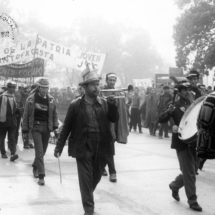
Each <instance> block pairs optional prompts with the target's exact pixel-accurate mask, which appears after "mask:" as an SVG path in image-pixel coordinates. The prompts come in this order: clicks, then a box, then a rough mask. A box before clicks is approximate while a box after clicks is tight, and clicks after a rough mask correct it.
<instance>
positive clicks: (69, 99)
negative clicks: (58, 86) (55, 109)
mask: <svg viewBox="0 0 215 215" xmlns="http://www.w3.org/2000/svg"><path fill="white" fill-rule="evenodd" d="M74 99H75V95H74V93H73V92H72V90H71V88H70V87H69V86H68V87H67V98H66V100H67V104H70V103H71V102H72V101H73V100H74Z"/></svg>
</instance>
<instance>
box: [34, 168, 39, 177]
mask: <svg viewBox="0 0 215 215" xmlns="http://www.w3.org/2000/svg"><path fill="white" fill-rule="evenodd" d="M33 175H34V178H39V174H38V170H37V169H33Z"/></svg>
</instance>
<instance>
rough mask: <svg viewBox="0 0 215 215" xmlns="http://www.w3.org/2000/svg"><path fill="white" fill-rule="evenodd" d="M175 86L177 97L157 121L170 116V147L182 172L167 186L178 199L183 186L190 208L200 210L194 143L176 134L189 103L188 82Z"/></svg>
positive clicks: (162, 120) (167, 119)
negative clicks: (187, 141) (172, 122)
mask: <svg viewBox="0 0 215 215" xmlns="http://www.w3.org/2000/svg"><path fill="white" fill-rule="evenodd" d="M175 88H176V89H177V90H178V96H179V99H178V100H177V101H175V103H174V104H173V103H169V104H168V105H167V107H166V108H165V109H164V110H163V112H162V113H161V114H160V116H159V123H166V122H168V121H169V120H170V118H172V119H173V121H174V126H173V134H172V143H171V148H172V149H176V154H177V157H178V161H179V166H180V170H181V172H182V174H179V175H178V176H177V177H176V178H175V180H174V181H172V182H171V183H170V184H169V188H170V189H171V190H172V197H173V198H174V199H175V200H177V201H180V197H179V189H180V188H182V187H183V186H184V188H185V192H186V195H187V198H188V204H189V206H190V208H191V209H192V210H195V211H202V208H201V206H200V205H199V204H198V202H197V195H196V169H195V153H196V148H195V147H196V144H193V145H194V146H193V145H192V144H191V145H188V144H186V143H185V142H183V141H182V140H181V139H179V136H178V126H179V124H180V121H181V119H182V117H183V115H184V113H185V111H186V110H187V108H188V107H189V106H190V104H191V102H190V100H189V97H190V84H189V82H181V83H178V85H177V86H176V87H175ZM195 143H196V141H195Z"/></svg>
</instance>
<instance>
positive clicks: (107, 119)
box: [54, 67, 119, 215]
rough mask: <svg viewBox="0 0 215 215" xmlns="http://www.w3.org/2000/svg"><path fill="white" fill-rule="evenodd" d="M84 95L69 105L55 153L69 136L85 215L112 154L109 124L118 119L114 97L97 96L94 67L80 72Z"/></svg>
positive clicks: (90, 214) (91, 210)
mask: <svg viewBox="0 0 215 215" xmlns="http://www.w3.org/2000/svg"><path fill="white" fill-rule="evenodd" d="M82 77H83V82H81V83H80V84H79V85H80V86H83V88H84V90H85V94H84V95H83V96H81V97H79V98H77V99H75V100H74V101H73V102H72V103H71V104H70V106H69V109H68V112H67V115H66V118H65V121H64V125H63V128H62V131H61V133H60V137H59V139H58V141H57V144H56V148H55V151H54V156H55V157H58V156H60V155H61V153H62V151H63V147H64V145H65V142H66V140H67V138H68V136H69V143H68V145H69V156H72V157H74V158H76V161H77V168H78V178H79V185H80V191H81V197H82V204H83V207H84V210H85V215H93V214H94V197H93V192H94V190H95V188H96V186H97V184H98V183H99V181H100V180H101V176H102V174H103V171H104V167H105V163H106V159H105V158H106V157H107V156H111V155H112V147H111V144H110V143H111V142H112V141H113V136H112V134H111V130H110V123H111V122H112V123H115V122H117V121H118V119H119V114H118V110H117V106H116V105H115V100H114V96H108V97H107V98H106V99H107V100H106V99H103V98H101V97H99V96H98V95H99V80H100V78H99V77H98V76H97V74H96V72H95V71H94V70H92V71H91V70H90V69H89V67H87V68H86V69H85V70H84V71H83V72H82Z"/></svg>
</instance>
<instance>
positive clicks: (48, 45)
mask: <svg viewBox="0 0 215 215" xmlns="http://www.w3.org/2000/svg"><path fill="white" fill-rule="evenodd" d="M34 53H35V56H36V57H40V58H43V59H44V60H51V61H54V62H56V63H59V64H62V65H65V66H67V67H70V68H72V67H73V66H74V61H75V56H76V53H77V49H76V48H75V47H73V48H69V47H65V46H62V45H59V44H57V43H54V42H52V41H50V40H47V39H46V38H44V37H41V36H40V35H39V36H38V38H37V44H36V50H35V52H34Z"/></svg>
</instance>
